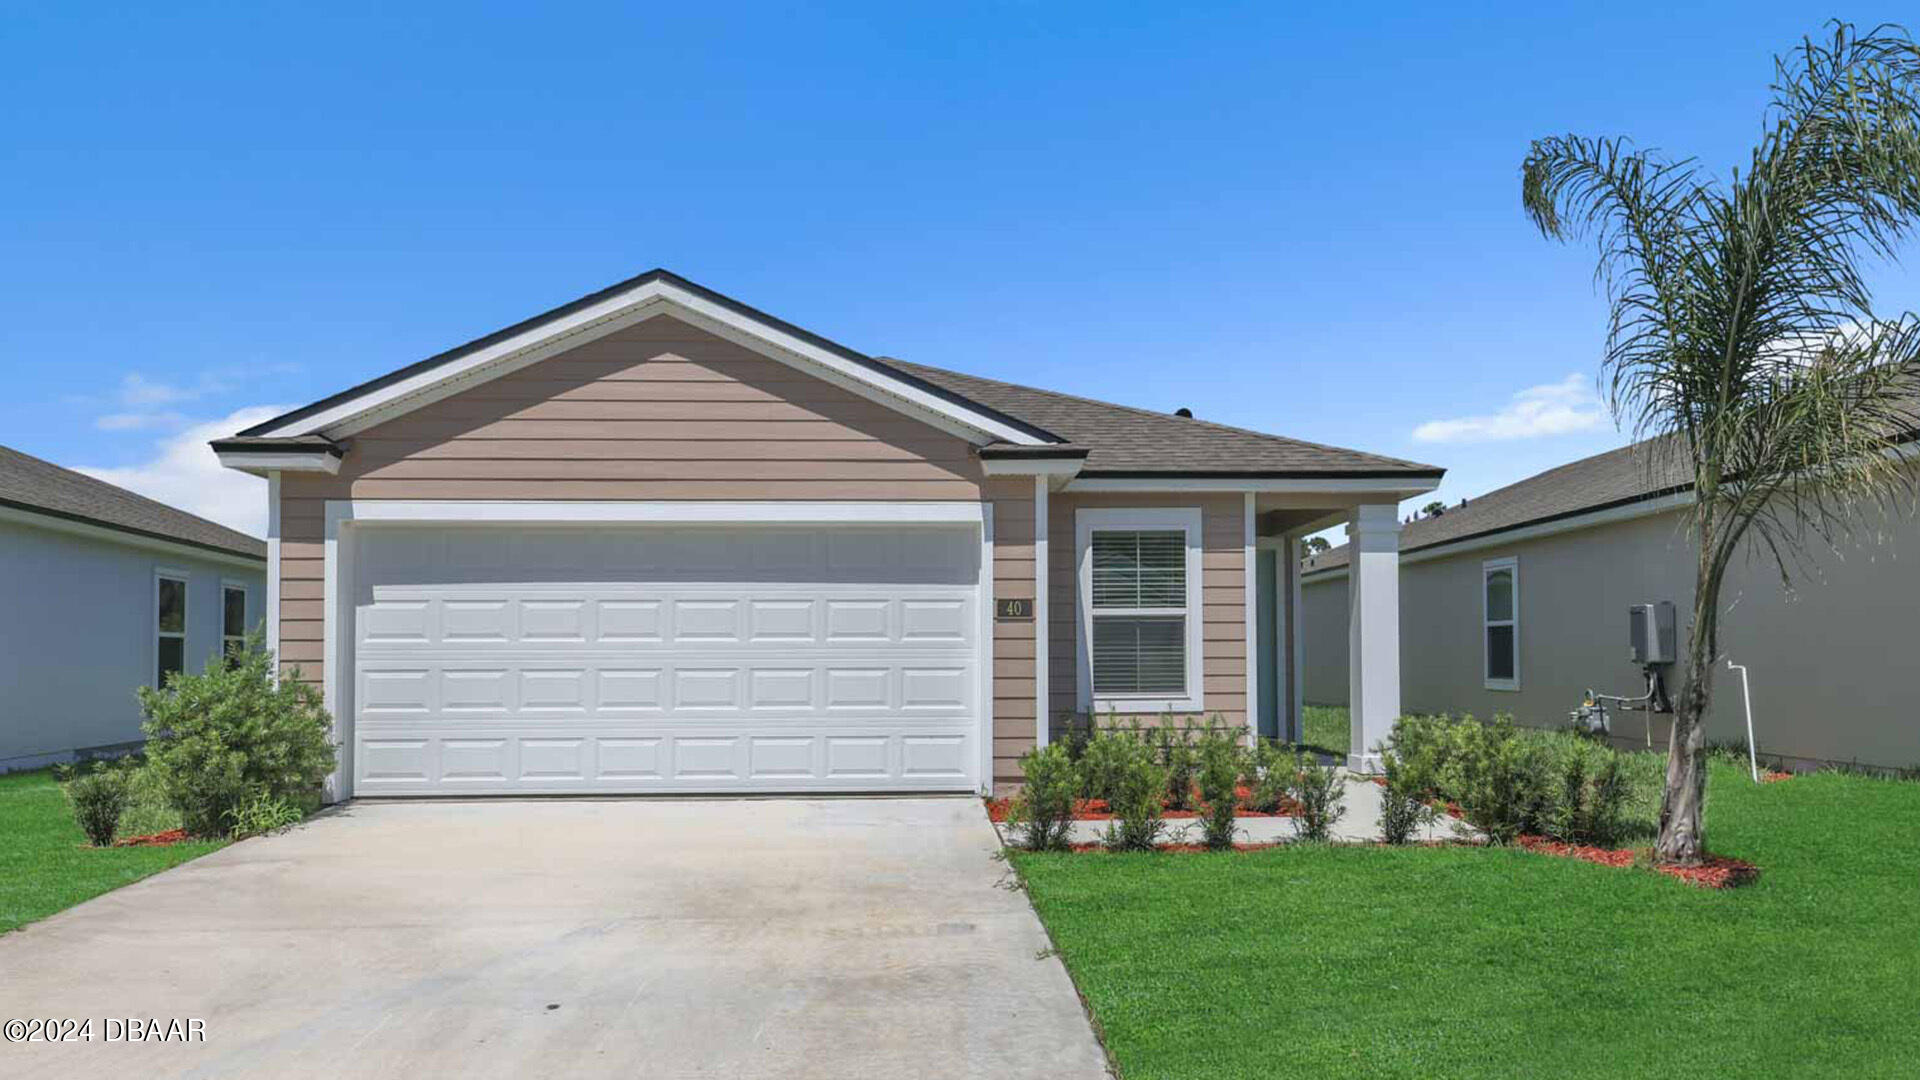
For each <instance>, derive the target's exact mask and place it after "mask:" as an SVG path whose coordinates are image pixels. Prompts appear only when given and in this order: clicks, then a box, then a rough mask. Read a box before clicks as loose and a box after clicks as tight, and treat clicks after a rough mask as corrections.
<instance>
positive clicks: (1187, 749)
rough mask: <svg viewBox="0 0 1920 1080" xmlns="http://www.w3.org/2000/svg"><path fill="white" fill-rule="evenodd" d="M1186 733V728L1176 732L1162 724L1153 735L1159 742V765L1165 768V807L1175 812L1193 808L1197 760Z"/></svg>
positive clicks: (1198, 760)
mask: <svg viewBox="0 0 1920 1080" xmlns="http://www.w3.org/2000/svg"><path fill="white" fill-rule="evenodd" d="M1190 732H1191V727H1190V726H1189V727H1188V728H1182V729H1176V728H1175V727H1173V725H1171V724H1164V725H1162V726H1161V727H1160V728H1159V729H1157V731H1156V733H1155V734H1156V736H1157V737H1158V739H1159V743H1160V763H1161V764H1162V765H1165V766H1166V769H1167V805H1168V806H1169V807H1171V808H1173V809H1175V810H1191V809H1193V782H1194V777H1195V775H1196V774H1197V773H1198V772H1199V769H1200V758H1199V755H1198V754H1197V753H1196V752H1195V751H1194V748H1193V740H1192V737H1191V734H1190Z"/></svg>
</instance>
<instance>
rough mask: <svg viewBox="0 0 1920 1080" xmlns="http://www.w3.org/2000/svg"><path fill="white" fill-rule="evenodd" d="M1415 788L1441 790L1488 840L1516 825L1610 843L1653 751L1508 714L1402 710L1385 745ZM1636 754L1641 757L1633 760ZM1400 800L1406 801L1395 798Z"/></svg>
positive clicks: (1629, 818) (1623, 825) (1405, 786)
mask: <svg viewBox="0 0 1920 1080" xmlns="http://www.w3.org/2000/svg"><path fill="white" fill-rule="evenodd" d="M1383 758H1388V759H1391V760H1393V761H1394V763H1395V768H1396V770H1397V772H1398V774H1399V775H1398V776H1397V777H1396V783H1397V784H1398V786H1399V788H1400V791H1401V793H1402V794H1404V795H1406V796H1409V797H1414V798H1428V799H1445V800H1448V801H1450V802H1453V803H1455V804H1457V805H1458V806H1459V807H1460V811H1461V815H1462V816H1463V817H1464V818H1465V819H1466V821H1467V823H1468V824H1470V825H1472V826H1473V827H1474V828H1476V829H1478V830H1480V831H1481V832H1482V833H1484V834H1485V835H1486V836H1487V838H1488V839H1489V840H1490V841H1492V842H1493V843H1496V844H1505V843H1511V842H1512V841H1513V839H1514V838H1515V837H1517V836H1520V835H1522V834H1531V835H1540V836H1551V837H1553V838H1555V839H1558V840H1563V841H1565V842H1568V843H1579V844H1596V845H1602V846H1612V845H1615V844H1618V843H1620V842H1622V841H1623V840H1624V839H1626V838H1627V837H1628V836H1629V835H1631V833H1632V832H1633V831H1634V828H1635V824H1634V820H1633V819H1634V811H1635V809H1636V801H1637V800H1639V799H1641V798H1643V797H1644V795H1645V794H1646V792H1647V789H1648V780H1647V779H1645V778H1643V777H1642V775H1641V774H1642V773H1645V774H1646V777H1650V778H1652V780H1651V782H1652V783H1653V784H1654V785H1655V786H1657V783H1658V781H1657V777H1653V773H1652V772H1651V771H1649V770H1650V767H1652V766H1654V765H1656V764H1657V763H1656V762H1655V761H1654V755H1644V754H1643V755H1627V754H1622V753H1621V752H1620V751H1617V750H1615V749H1613V748H1612V747H1610V746H1608V745H1606V744H1605V743H1603V742H1600V741H1598V740H1595V739H1592V738H1589V737H1585V736H1577V735H1572V734H1568V733H1565V732H1547V731H1536V730H1532V729H1521V728H1516V727H1514V725H1513V723H1512V721H1511V720H1510V719H1509V718H1507V717H1496V718H1495V719H1494V721H1493V722H1492V723H1490V724H1483V723H1481V722H1480V721H1478V720H1475V719H1474V718H1473V717H1471V716H1465V717H1459V718H1454V717H1447V716H1424V717H1403V718H1402V719H1401V720H1400V721H1399V722H1398V723H1397V724H1395V725H1394V730H1393V735H1392V737H1391V738H1390V739H1389V740H1388V742H1387V745H1386V746H1385V747H1384V748H1383ZM1641 758H1644V759H1645V760H1644V761H1642V760H1638V759H1641ZM1403 809H1404V808H1403Z"/></svg>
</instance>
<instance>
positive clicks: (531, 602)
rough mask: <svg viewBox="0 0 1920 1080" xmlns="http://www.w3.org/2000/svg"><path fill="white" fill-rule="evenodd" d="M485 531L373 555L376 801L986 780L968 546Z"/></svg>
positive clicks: (973, 560) (876, 537)
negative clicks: (386, 797)
mask: <svg viewBox="0 0 1920 1080" xmlns="http://www.w3.org/2000/svg"><path fill="white" fill-rule="evenodd" d="M424 531H425V530H423V532H424ZM454 531H458V532H463V533H467V534H473V533H481V532H488V531H490V530H475V529H465V530H454ZM491 531H504V532H509V533H513V534H514V535H507V536H479V535H462V536H458V537H451V536H449V537H432V536H429V537H427V538H424V539H423V538H422V537H421V536H414V535H409V534H406V533H404V531H402V530H379V531H375V532H373V533H372V534H370V535H368V536H367V537H366V538H365V539H364V540H363V541H362V543H363V544H364V545H365V546H364V549H363V552H362V554H364V556H365V557H364V558H361V559H360V560H359V561H360V564H361V573H362V576H361V577H360V588H359V591H358V596H359V604H358V606H357V607H356V611H355V621H354V631H353V633H354V649H355V674H356V678H355V680H354V693H355V716H356V739H357V741H358V743H359V748H360V753H359V755H358V756H357V758H356V761H357V765H356V774H357V783H358V786H359V789H360V790H361V791H362V792H363V793H366V794H378V793H382V792H385V793H390V794H432V793H441V792H449V793H451V792H458V793H465V794H476V793H496V792H498V793H510V792H564V791H652V790H666V791H728V790H757V791H783V790H795V791H801V790H849V791H853V790H875V789H900V790H952V789H956V788H967V787H972V786H974V777H975V774H976V773H977V770H978V765H977V764H976V763H975V760H974V759H975V758H976V757H977V756H978V753H977V749H976V748H977V747H978V746H979V742H978V739H979V730H980V728H981V726H982V725H981V719H980V718H981V716H982V714H983V711H984V710H983V703H982V702H981V701H980V700H979V676H978V671H979V667H978V665H979V649H980V644H981V642H980V641H979V633H978V621H979V614H980V613H979V609H978V602H979V601H978V599H977V596H976V593H975V584H974V580H973V578H974V575H975V574H976V573H977V568H978V540H977V535H976V534H974V533H972V532H971V531H969V530H965V529H946V530H928V529H918V530H904V531H902V530H892V531H888V530H875V529H864V530H811V531H809V530H786V529H781V530H752V529H738V528H735V529H730V530H708V529H690V530H681V529H674V530H665V534H663V532H662V531H661V530H647V529H624V530H582V531H566V530H541V529H525V530H491ZM755 533H758V534H759V535H753V534H755ZM855 533H857V535H855ZM402 537H404V539H403V540H402V539H401V538H402ZM390 540H392V541H396V542H393V543H389V541H390ZM716 551H718V552H719V553H720V554H721V556H724V557H720V558H716V557H715V556H714V553H715V552H716ZM457 559H473V560H479V564H478V565H475V566H461V565H457V564H454V563H451V562H450V560H457ZM675 560H678V563H677V564H676V562H675ZM862 565H864V566H865V567H866V569H865V571H864V573H855V568H856V567H859V566H862ZM728 567H731V569H732V572H734V573H735V574H736V575H737V577H738V578H740V579H741V580H734V581H722V580H713V579H714V578H716V577H717V576H720V575H722V574H723V573H725V572H727V568H728ZM775 571H779V573H780V574H781V575H784V576H785V577H786V578H788V580H778V579H776V575H775ZM568 574H571V575H573V576H574V578H575V580H564V577H565V575H568ZM622 574H624V575H627V576H626V577H625V578H624V579H623V578H622V577H621V575H622ZM489 578H492V580H489ZM643 578H644V579H643Z"/></svg>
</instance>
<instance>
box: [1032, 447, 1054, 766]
mask: <svg viewBox="0 0 1920 1080" xmlns="http://www.w3.org/2000/svg"><path fill="white" fill-rule="evenodd" d="M1047 480H1048V477H1047V476H1046V475H1044V474H1042V475H1040V476H1036V477H1034V478H1033V718H1034V731H1033V744H1034V745H1035V746H1045V745H1047V734H1048V732H1047V728H1048V720H1049V718H1051V717H1052V715H1053V710H1052V708H1051V707H1050V706H1051V705H1052V702H1051V701H1050V700H1049V698H1050V695H1049V693H1048V691H1049V687H1048V685H1047V683H1048V681H1049V679H1048V675H1047V659H1048V657H1047V652H1048V650H1049V649H1050V648H1051V646H1050V645H1048V643H1047V498H1048V493H1049V491H1050V489H1049V487H1048V485H1047Z"/></svg>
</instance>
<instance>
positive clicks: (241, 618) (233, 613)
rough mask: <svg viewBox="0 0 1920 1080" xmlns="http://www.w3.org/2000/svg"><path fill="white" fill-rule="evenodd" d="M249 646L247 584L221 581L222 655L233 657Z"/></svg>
mask: <svg viewBox="0 0 1920 1080" xmlns="http://www.w3.org/2000/svg"><path fill="white" fill-rule="evenodd" d="M246 646H247V586H246V584H245V583H244V582H239V581H222V582H221V583H220V655H222V656H225V657H227V658H228V659H232V658H233V657H234V656H237V655H239V654H240V652H241V650H243V649H245V648H246Z"/></svg>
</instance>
